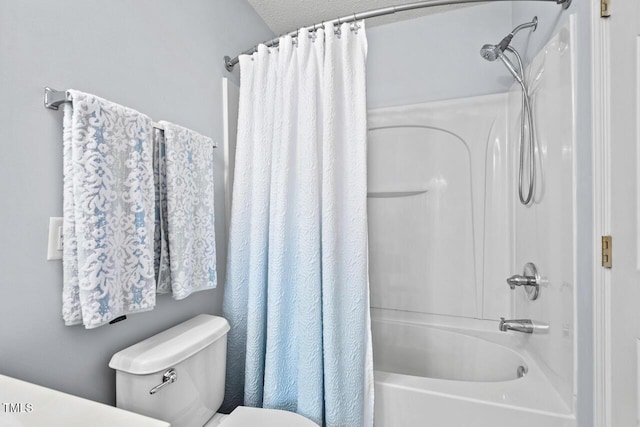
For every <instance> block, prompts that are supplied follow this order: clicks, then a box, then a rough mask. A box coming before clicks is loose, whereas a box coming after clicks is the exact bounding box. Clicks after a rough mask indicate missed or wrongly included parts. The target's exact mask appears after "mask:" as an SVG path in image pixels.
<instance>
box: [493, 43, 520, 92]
mask: <svg viewBox="0 0 640 427" xmlns="http://www.w3.org/2000/svg"><path fill="white" fill-rule="evenodd" d="M507 48H508V49H509V51H510V52H513V53H514V54H515V55H517V56H518V62H520V63H521V60H520V58H519V57H520V55H518V52H516V50H515V49H513V48H512V47H511V46H507ZM498 58H500V60H501V61H502V63H503V64H504V65H505V67H507V70H509V72H510V73H511V75H512V76H513V78H514V79H516V81H517V82H518V83H520V84H521V85H523V84H524V81H523V79H522V78H523V76H522V74H521V73H522V72H523V70H522V66H521V67H520V72H518V71H517V70H516V67H515V65H513V62H511V60H510V59H509V58H507V57H506V55H505V54H504V53H502V51H499V52H498Z"/></svg>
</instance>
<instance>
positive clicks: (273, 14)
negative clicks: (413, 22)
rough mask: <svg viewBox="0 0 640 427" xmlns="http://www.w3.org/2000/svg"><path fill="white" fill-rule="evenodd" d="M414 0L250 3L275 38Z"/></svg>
mask: <svg viewBox="0 0 640 427" xmlns="http://www.w3.org/2000/svg"><path fill="white" fill-rule="evenodd" d="M415 1H416V0H323V1H321V0H249V3H250V4H251V6H253V8H254V9H255V11H256V12H257V13H258V15H260V17H261V18H262V19H263V20H264V22H266V23H267V25H268V26H269V28H271V30H272V31H273V32H274V33H275V34H284V33H287V32H289V31H293V30H295V29H297V28H300V27H306V26H309V25H313V24H316V23H319V22H322V21H328V20H331V19H336V18H339V17H343V16H347V15H350V14H352V13H357V12H365V11H368V10H372V9H378V8H382V7H389V6H396V5H399V4H406V3H414V2H415ZM459 7H463V6H439V7H428V8H424V9H418V10H412V11H408V12H400V13H396V14H394V15H388V16H384V17H379V18H372V19H370V20H367V26H375V25H381V24H386V23H389V22H395V21H401V20H405V19H411V18H416V17H418V16H423V15H428V14H430V13H437V12H441V11H443V10H447V9H452V8H459Z"/></svg>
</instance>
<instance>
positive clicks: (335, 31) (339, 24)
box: [333, 17, 342, 38]
mask: <svg viewBox="0 0 640 427" xmlns="http://www.w3.org/2000/svg"><path fill="white" fill-rule="evenodd" d="M341 26H342V23H341V22H340V17H338V26H337V27H336V29H335V30H334V31H333V34H335V35H336V36H338V38H340V36H341V35H342V28H340V27H341Z"/></svg>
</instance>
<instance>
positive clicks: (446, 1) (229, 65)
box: [224, 0, 572, 72]
mask: <svg viewBox="0 0 640 427" xmlns="http://www.w3.org/2000/svg"><path fill="white" fill-rule="evenodd" d="M489 1H539V2H546V3H548V2H553V3H556V4H559V5H562V8H563V9H568V8H569V6H571V1H572V0H489ZM486 2H487V0H429V1H419V2H415V3H408V4H401V5H397V6H389V7H383V8H380V9H373V10H368V11H366V12H358V13H353V14H351V15H347V16H343V17H342V18H336V19H331V20H328V21H324V22H321V23H319V24H313V25H310V26H308V27H305V28H306V30H308V31H315V30H317V29H319V28H324V26H325V25H327V26H329V25H334V24H338V25H340V24H345V23H350V22H356V21H360V20H362V19H369V18H375V17H378V16H384V15H393V14H394V13H398V12H405V11H408V10H415V9H423V8H426V7H434V6H447V5H452V4H465V3H486ZM522 25H525V26H526V25H531V23H527V24H522ZM519 27H521V26H518V27H516V28H515V29H514V30H513V31H512V33H513V34H515V33H516V32H518V31H520V29H522V28H519ZM524 28H526V27H524ZM298 33H299V30H294V31H290V32H288V33H286V34H283V35H282V36H285V35H287V36H290V37H296V36H297V35H298ZM282 36H280V37H282ZM280 37H276V38H274V39H271V40H269V41H266V42H264V43H261V44H263V45H265V46H266V47H272V46H278V44H279V43H280ZM257 51H258V46H257V45H256V46H254V47H253V48H251V49H249V50H246V51H244V52H242V53H241V54H240V55H251V54H252V53H254V52H257ZM240 55H238V56H236V57H235V58H231V57H229V56H225V57H224V66H225V68H226V69H227V71H229V72H231V71H233V67H235V65H236V64H237V63H238V62H240V60H239V59H238V57H239V56H240Z"/></svg>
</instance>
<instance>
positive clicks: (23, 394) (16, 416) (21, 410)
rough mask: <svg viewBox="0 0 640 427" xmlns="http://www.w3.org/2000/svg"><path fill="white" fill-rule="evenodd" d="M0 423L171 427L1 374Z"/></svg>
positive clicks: (53, 426) (49, 426) (58, 426)
mask: <svg viewBox="0 0 640 427" xmlns="http://www.w3.org/2000/svg"><path fill="white" fill-rule="evenodd" d="M0 426H21V427H40V426H47V427H85V426H92V427H113V426H136V427H170V424H169V423H167V422H165V421H160V420H156V419H154V418H149V417H145V416H143V415H139V414H135V413H133V412H129V411H125V410H123V409H118V408H116V407H114V406H109V405H105V404H103V403H99V402H94V401H92V400H87V399H83V398H81V397H77V396H72V395H70V394H66V393H62V392H60V391H56V390H52V389H50V388H46V387H42V386H39V385H35V384H31V383H28V382H25V381H21V380H18V379H15V378H11V377H7V376H4V375H0Z"/></svg>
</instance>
